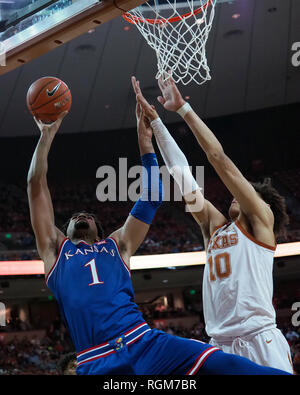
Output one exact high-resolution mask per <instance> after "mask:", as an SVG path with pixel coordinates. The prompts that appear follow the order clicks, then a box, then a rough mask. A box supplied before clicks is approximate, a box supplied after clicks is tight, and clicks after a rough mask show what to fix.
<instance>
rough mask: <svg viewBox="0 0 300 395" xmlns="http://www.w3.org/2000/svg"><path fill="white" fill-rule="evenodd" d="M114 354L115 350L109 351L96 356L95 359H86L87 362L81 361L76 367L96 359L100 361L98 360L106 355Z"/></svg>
mask: <svg viewBox="0 0 300 395" xmlns="http://www.w3.org/2000/svg"><path fill="white" fill-rule="evenodd" d="M114 353H115V350H110V351H108V352H106V353H104V354H103V355H98V356H96V357H92V358H91V359H88V360H87V361H86V360H83V361H81V362H78V363H77V366H80V365H82V364H83V363H87V362H92V361H95V360H96V359H100V358H104V357H107V356H108V355H111V354H114Z"/></svg>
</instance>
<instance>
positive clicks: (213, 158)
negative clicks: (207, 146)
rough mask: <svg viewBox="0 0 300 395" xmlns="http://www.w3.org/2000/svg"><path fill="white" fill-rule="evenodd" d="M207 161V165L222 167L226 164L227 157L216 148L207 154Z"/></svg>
mask: <svg viewBox="0 0 300 395" xmlns="http://www.w3.org/2000/svg"><path fill="white" fill-rule="evenodd" d="M207 159H208V161H209V163H210V164H212V165H216V164H221V165H222V164H225V163H226V159H227V155H226V154H225V152H224V151H223V149H222V148H217V149H213V150H211V151H209V152H208V153H207Z"/></svg>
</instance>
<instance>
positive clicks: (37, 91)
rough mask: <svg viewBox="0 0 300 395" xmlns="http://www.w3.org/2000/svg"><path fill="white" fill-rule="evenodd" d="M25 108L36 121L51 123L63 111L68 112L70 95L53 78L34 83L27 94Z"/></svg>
mask: <svg viewBox="0 0 300 395" xmlns="http://www.w3.org/2000/svg"><path fill="white" fill-rule="evenodd" d="M26 101H27V107H28V109H29V111H30V112H31V114H32V115H33V116H34V117H36V119H38V120H40V121H42V122H43V123H52V122H55V121H56V120H57V118H58V117H59V115H60V114H61V113H62V112H64V111H69V110H70V108H71V104H72V95H71V92H70V89H69V88H68V86H67V85H66V84H65V83H64V82H63V81H61V80H60V79H59V78H55V77H43V78H40V79H38V80H37V81H35V82H34V83H33V84H32V85H31V86H30V88H29V89H28V92H27V100H26Z"/></svg>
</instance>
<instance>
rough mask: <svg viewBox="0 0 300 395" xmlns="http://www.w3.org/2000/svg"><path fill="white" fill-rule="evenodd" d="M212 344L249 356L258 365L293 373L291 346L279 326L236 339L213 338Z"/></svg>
mask: <svg viewBox="0 0 300 395" xmlns="http://www.w3.org/2000/svg"><path fill="white" fill-rule="evenodd" d="M210 344H211V345H213V346H215V347H218V348H220V349H221V350H222V351H224V352H225V353H229V354H236V355H240V356H242V357H245V358H248V359H250V360H251V361H253V362H255V363H257V364H258V365H263V366H269V367H272V368H277V369H281V370H284V371H286V372H289V373H293V365H292V359H291V351H290V346H289V344H288V342H287V340H286V338H285V337H284V336H283V334H282V333H281V331H280V330H279V329H278V328H272V329H267V330H265V331H262V332H259V333H258V334H254V335H248V336H242V337H236V338H234V339H230V340H227V339H226V340H225V339H222V340H221V339H218V340H217V339H211V340H210Z"/></svg>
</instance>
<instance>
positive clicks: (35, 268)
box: [0, 241, 300, 276]
mask: <svg viewBox="0 0 300 395" xmlns="http://www.w3.org/2000/svg"><path fill="white" fill-rule="evenodd" d="M297 255H300V241H297V242H295V243H284V244H278V245H277V248H276V251H275V255H274V257H275V258H281V257H282V258H283V257H287V256H297ZM123 263H124V262H123ZM205 263H206V253H205V251H196V252H181V253H176V254H156V255H136V256H133V257H131V258H130V269H131V270H143V269H160V268H165V267H180V266H197V265H205ZM124 265H125V264H124ZM126 268H127V266H126ZM127 270H128V268H127ZM35 274H44V265H43V261H40V260H35V261H2V262H1V261H0V276H22V275H35Z"/></svg>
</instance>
